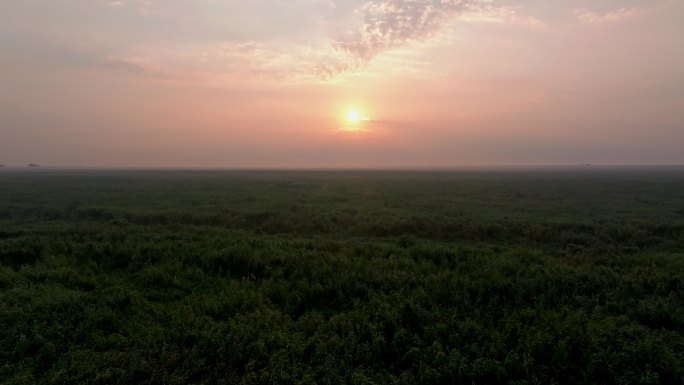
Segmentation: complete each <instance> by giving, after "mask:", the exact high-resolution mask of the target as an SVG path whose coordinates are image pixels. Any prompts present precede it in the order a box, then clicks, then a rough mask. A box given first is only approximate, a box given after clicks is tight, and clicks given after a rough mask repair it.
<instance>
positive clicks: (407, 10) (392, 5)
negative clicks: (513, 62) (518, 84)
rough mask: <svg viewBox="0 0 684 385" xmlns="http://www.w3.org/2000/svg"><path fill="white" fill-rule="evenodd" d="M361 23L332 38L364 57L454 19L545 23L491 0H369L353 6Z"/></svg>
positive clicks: (421, 36) (422, 37) (432, 32)
mask: <svg viewBox="0 0 684 385" xmlns="http://www.w3.org/2000/svg"><path fill="white" fill-rule="evenodd" d="M356 13H357V14H358V15H360V20H361V22H360V25H359V26H358V27H357V28H355V29H351V30H349V31H347V32H346V33H345V34H343V35H342V36H340V37H338V38H337V39H335V45H336V46H337V47H338V48H340V49H342V50H344V51H347V52H349V53H351V54H353V55H354V56H356V57H358V58H361V59H363V60H370V59H372V58H374V57H375V56H377V55H378V54H380V53H382V52H384V51H388V50H391V49H394V48H398V47H401V46H403V45H405V44H407V43H409V42H413V41H424V40H427V39H429V38H431V37H433V36H434V35H435V34H437V33H438V32H439V31H440V30H441V29H442V28H443V27H444V26H445V25H446V24H447V23H449V22H452V21H454V20H461V21H469V22H490V23H491V22H493V23H506V24H512V25H521V26H527V27H545V26H546V25H545V24H544V23H543V22H542V21H541V20H539V19H536V18H534V17H522V16H520V15H519V14H518V12H517V8H516V7H512V6H504V5H497V4H495V2H494V1H493V0H371V1H368V2H366V3H365V4H363V5H362V6H361V7H360V8H358V9H357V10H356Z"/></svg>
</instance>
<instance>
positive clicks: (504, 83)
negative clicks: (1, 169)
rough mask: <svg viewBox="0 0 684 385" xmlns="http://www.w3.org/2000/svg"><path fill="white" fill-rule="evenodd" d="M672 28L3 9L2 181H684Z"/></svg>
mask: <svg viewBox="0 0 684 385" xmlns="http://www.w3.org/2000/svg"><path fill="white" fill-rule="evenodd" d="M551 3H553V4H551ZM681 15H684V2H682V1H675V0H672V1H667V0H662V1H660V0H652V1H645V0H642V1H639V0H632V1H624V0H621V1H617V0H612V1H608V0H607V1H601V2H597V1H581V0H580V1H560V0H559V1H556V2H547V1H541V0H520V1H514V0H510V1H496V0H444V1H440V2H436V1H432V0H412V1H409V0H366V1H356V0H339V1H331V0H293V1H287V2H284V1H267V0H254V1H250V2H243V1H225V0H224V1H221V0H196V1H187V0H164V1H161V0H119V1H107V0H101V1H95V0H94V1H87V2H86V1H77V0H51V1H50V2H46V1H42V0H5V1H3V2H2V3H0V49H2V52H3V54H2V55H0V69H2V71H0V163H3V164H7V165H25V164H27V163H29V162H33V163H40V164H44V165H54V166H92V167H100V166H104V167H119V166H120V167H349V166H352V167H357V166H360V167H363V166H374V167H377V166H392V167H396V166H450V165H453V166H458V165H472V164H576V163H597V164H601V163H603V164H684V151H682V150H681V149H682V148H684V44H682V38H681V36H684V24H682V22H681ZM350 110H356V111H358V114H359V117H360V121H359V122H357V123H353V124H351V123H350V122H347V121H346V118H345V117H346V116H347V114H348V112H349V111H350ZM350 127H351V128H354V130H350V129H349V128H350Z"/></svg>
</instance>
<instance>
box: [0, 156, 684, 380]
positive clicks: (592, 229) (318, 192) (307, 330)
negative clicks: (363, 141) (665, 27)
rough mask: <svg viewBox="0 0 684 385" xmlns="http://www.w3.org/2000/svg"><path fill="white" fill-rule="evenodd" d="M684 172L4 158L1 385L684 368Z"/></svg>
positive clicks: (669, 373)
mask: <svg viewBox="0 0 684 385" xmlns="http://www.w3.org/2000/svg"><path fill="white" fill-rule="evenodd" d="M683 289H684V170H682V169H676V168H671V169H614V170H603V171H596V170H592V169H585V170H572V169H567V170H536V171H535V170H532V171H524V170H518V171H509V172H503V171H500V172H495V171H479V172H475V171H470V172H469V171H460V172H413V173H411V172H392V173H391V172H237V171H234V172H225V171H224V172H219V171H215V172H212V171H202V172H199V171H196V172H190V171H182V172H181V171H167V172H161V171H157V172H151V171H147V172H144V171H137V172H136V171H127V172H115V171H111V172H86V171H81V172H75V171H71V172H67V171H62V172H47V171H40V170H34V171H32V172H12V171H3V172H0V383H2V384H6V385H10V384H33V383H39V384H68V383H91V384H117V383H118V384H128V383H146V384H185V383H206V384H236V383H243V384H267V383H274V384H279V383H283V384H290V383H292V384H344V383H351V384H416V383H421V384H438V383H443V384H460V383H463V384H471V383H483V384H658V383H663V384H678V383H679V384H681V383H684V333H683V332H684V290H683Z"/></svg>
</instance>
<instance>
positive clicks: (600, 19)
mask: <svg viewBox="0 0 684 385" xmlns="http://www.w3.org/2000/svg"><path fill="white" fill-rule="evenodd" d="M574 13H575V16H576V17H577V20H579V21H580V22H582V23H586V24H600V23H613V22H618V21H622V20H626V19H629V18H632V17H634V16H636V15H637V14H638V13H639V10H638V9H637V8H636V7H626V8H619V9H614V10H611V11H607V12H592V11H587V10H586V9H577V10H575V12H574Z"/></svg>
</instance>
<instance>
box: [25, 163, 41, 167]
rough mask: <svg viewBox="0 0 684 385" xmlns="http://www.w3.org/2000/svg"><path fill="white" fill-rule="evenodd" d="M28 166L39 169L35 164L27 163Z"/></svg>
mask: <svg viewBox="0 0 684 385" xmlns="http://www.w3.org/2000/svg"><path fill="white" fill-rule="evenodd" d="M28 166H29V167H31V168H40V165H39V164H35V163H29V164H28Z"/></svg>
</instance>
